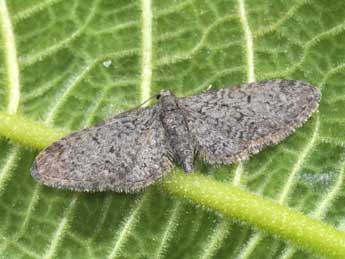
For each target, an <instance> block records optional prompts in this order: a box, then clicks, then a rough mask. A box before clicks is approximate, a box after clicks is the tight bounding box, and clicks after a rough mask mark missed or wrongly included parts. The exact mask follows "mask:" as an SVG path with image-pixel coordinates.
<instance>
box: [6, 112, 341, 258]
mask: <svg viewBox="0 0 345 259" xmlns="http://www.w3.org/2000/svg"><path fill="white" fill-rule="evenodd" d="M66 134H67V132H66V131H63V130H57V129H53V128H49V127H47V126H44V125H42V124H40V123H37V122H33V121H31V120H28V119H25V118H22V117H20V116H18V115H9V114H4V113H0V135H3V136H6V137H8V138H10V139H13V140H15V141H18V142H21V143H23V144H26V145H30V146H33V147H36V148H38V149H43V148H45V147H47V146H48V145H49V144H51V143H52V142H54V141H56V140H57V139H59V138H61V137H62V136H64V135H66ZM162 185H163V189H164V190H165V191H167V192H169V193H171V194H174V195H177V196H179V197H182V198H185V199H189V200H192V201H194V202H197V203H200V204H202V205H203V206H205V207H208V208H211V209H214V210H216V211H219V212H221V213H222V214H224V215H226V216H228V217H231V218H236V219H239V220H241V221H243V222H246V223H248V224H250V225H252V226H255V227H257V228H259V229H262V230H264V231H266V232H268V233H271V234H274V235H277V236H279V237H281V238H282V239H285V240H289V241H291V242H292V243H293V244H295V245H297V246H299V247H301V248H302V249H305V250H307V251H310V252H312V253H315V254H317V255H323V256H325V257H327V258H345V234H344V233H343V232H341V231H339V230H337V229H335V228H334V227H332V226H329V225H327V224H325V223H323V222H321V221H319V220H316V219H313V218H311V217H307V216H305V215H304V214H302V213H300V212H298V211H295V210H292V209H290V208H288V207H286V206H283V205H280V204H278V203H277V202H274V201H272V200H269V199H266V198H263V197H261V196H258V195H255V194H253V193H250V192H248V191H245V190H243V189H241V188H238V187H235V186H232V185H230V184H225V183H222V182H218V181H215V180H213V179H211V178H208V177H205V176H202V175H200V174H197V173H196V174H188V175H187V174H184V173H181V172H177V173H174V174H171V175H170V176H168V177H166V178H165V180H164V181H163V182H162Z"/></svg>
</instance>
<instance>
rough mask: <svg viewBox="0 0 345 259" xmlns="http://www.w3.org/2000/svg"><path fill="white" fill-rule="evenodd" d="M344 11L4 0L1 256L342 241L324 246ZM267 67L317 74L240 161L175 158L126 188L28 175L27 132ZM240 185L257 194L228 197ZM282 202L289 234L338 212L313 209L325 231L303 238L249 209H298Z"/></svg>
mask: <svg viewBox="0 0 345 259" xmlns="http://www.w3.org/2000/svg"><path fill="white" fill-rule="evenodd" d="M344 17H345V6H344V4H343V2H342V1H340V0H333V1H322V0H315V1H283V0H281V1H263V0H261V1H248V0H247V1H244V0H238V1H229V0H226V1H200V0H197V1H193V0H191V1H174V2H172V1H150V0H142V1H111V0H103V1H101V0H93V1H91V0H85V1H76V0H74V1H61V0H45V1H39V0H26V1H21V0H12V1H5V0H0V26H1V27H0V57H1V61H0V111H1V114H0V115H1V116H0V119H1V120H0V123H1V125H0V134H1V135H2V136H4V137H2V138H0V207H1V209H0V219H1V222H2V224H1V227H0V254H1V256H2V257H9V258H28V257H29V258H30V257H34V258H41V257H44V258H55V257H56V258H85V257H95V258H103V257H107V258H314V257H315V256H318V255H319V256H320V255H325V256H327V255H328V256H329V257H331V256H333V257H334V258H342V257H345V255H344V256H342V255H341V254H339V253H338V254H337V253H336V249H337V248H336V247H334V250H332V249H331V251H329V252H328V253H326V252H324V251H323V250H327V249H328V248H329V247H328V248H327V247H326V246H327V243H329V242H330V241H329V240H331V239H330V238H331V237H334V235H336V234H334V235H333V234H332V233H339V235H341V233H340V232H339V231H338V232H337V231H336V230H335V228H337V229H340V230H342V231H343V230H344V222H345V221H344V215H345V209H344V206H343V204H344V202H345V193H344V191H343V190H344V185H345V184H344V179H343V178H344V154H345V153H344V151H345V150H344V141H345V133H344V130H343V128H344V126H345V125H344V119H343V109H344V108H345V88H344V86H343V82H344V79H345V73H344V72H345V62H344V61H345V51H344V47H343V42H344V40H345V18H344ZM269 78H291V79H300V80H305V81H307V82H310V83H312V84H314V85H316V86H318V87H320V88H321V89H322V101H321V105H320V111H319V113H318V114H316V115H314V116H313V118H312V119H311V120H310V121H309V122H308V123H307V124H306V125H305V126H304V127H303V128H301V129H299V130H297V131H296V133H295V134H294V135H293V136H291V137H289V138H288V139H287V140H286V141H284V142H283V143H281V144H279V145H277V146H275V147H272V148H269V149H267V150H265V151H264V152H262V153H260V154H259V155H256V156H254V157H253V158H252V159H251V160H250V161H248V162H245V163H243V164H241V165H233V166H223V167H219V168H215V167H211V166H205V165H199V171H200V173H198V174H197V173H196V174H195V175H191V176H184V175H181V174H175V176H174V178H172V179H174V180H173V181H171V182H170V183H169V181H165V182H164V185H163V188H162V187H161V186H160V185H158V186H156V187H153V188H148V189H147V190H146V191H145V192H143V193H141V194H135V195H133V194H130V195H129V194H116V193H73V192H70V191H63V190H55V189H51V188H47V187H44V186H41V185H39V184H37V183H35V181H34V180H33V179H32V178H31V176H30V173H29V172H30V166H31V163H32V161H33V159H34V157H35V155H36V154H37V152H38V150H36V149H33V147H34V148H43V147H44V146H46V145H47V144H49V143H50V142H51V141H53V140H54V139H56V138H58V137H59V136H62V135H63V134H64V132H66V131H70V130H77V129H80V128H84V127H87V126H89V125H92V124H94V123H97V122H100V121H102V120H103V119H105V118H108V117H110V116H111V115H113V114H116V113H118V112H120V111H123V110H127V109H129V108H132V107H135V106H136V105H138V104H140V103H141V102H142V101H143V100H145V99H147V98H148V97H149V96H151V95H153V94H155V93H157V92H158V91H159V90H160V89H162V88H169V89H172V90H174V91H175V93H176V94H177V95H179V96H183V95H188V94H192V93H196V92H199V91H201V90H203V89H206V88H207V87H209V86H212V87H215V88H216V87H222V86H224V85H233V84H236V83H242V82H248V81H254V80H262V79H269ZM11 114H12V115H11ZM33 121H36V124H35V122H33ZM43 125H44V126H43ZM52 128H61V129H64V130H59V131H57V130H54V129H52ZM6 137H9V138H11V139H12V140H13V141H11V140H9V139H8V138H6ZM18 143H22V144H18ZM201 174H204V175H205V176H202V175H201ZM195 183H198V184H200V185H199V186H200V187H199V188H197V187H196V186H197V185H196V184H195ZM233 185H238V186H240V187H241V189H239V188H237V187H232V186H233ZM226 186H229V187H226ZM162 190H165V191H167V193H166V192H162ZM193 190H195V191H193ZM243 190H246V191H243ZM250 192H254V193H256V194H258V195H259V196H254V195H252V194H249V193H250ZM171 193H175V194H177V195H178V197H179V198H176V197H175V196H172V195H171ZM229 194H231V195H229ZM239 195H244V196H243V197H246V199H245V201H247V203H248V206H246V207H247V208H252V207H251V206H252V205H253V204H254V203H255V202H256V201H257V202H258V203H257V204H258V205H259V208H260V210H257V213H255V211H254V212H251V213H248V214H247V215H245V210H244V212H243V213H242V214H241V212H239V213H240V214H234V213H232V214H231V213H228V212H227V210H232V209H233V208H235V206H237V205H236V204H235V203H236V202H235V199H234V198H236V197H239ZM247 195H249V196H247ZM212 197H215V199H213V200H212ZM219 197H224V199H223V200H222V199H221V198H219ZM228 197H230V198H231V197H232V198H233V200H228V199H227V198H228ZM225 198H226V199H225ZM250 199H254V201H255V202H251V200H250ZM269 199H271V200H275V201H276V202H275V203H272V202H271V201H269ZM189 200H194V201H195V202H197V203H199V204H201V205H200V206H196V203H192V202H189ZM227 201H228V202H227ZM229 201H231V202H229ZM232 203H234V204H232ZM271 204H274V205H272V206H273V207H270V206H271ZM279 204H280V205H279ZM221 207H224V210H222V209H221ZM205 208H213V209H215V210H218V212H215V211H214V210H208V209H205ZM289 208H292V209H294V210H297V211H300V212H302V213H303V214H304V215H306V216H308V217H304V216H303V215H302V214H297V215H298V217H297V218H293V217H291V218H290V217H288V219H291V221H293V222H290V223H291V225H296V226H298V231H296V233H295V236H298V235H300V236H302V237H303V236H306V234H307V233H311V229H313V227H315V224H318V223H316V222H319V221H315V220H314V219H316V220H321V221H323V222H324V223H327V224H328V225H331V226H333V228H332V227H330V226H328V225H325V224H322V225H320V227H319V229H314V230H315V231H316V232H315V235H317V234H320V233H327V234H330V235H324V236H323V238H324V239H325V241H324V242H322V237H321V238H319V239H315V240H319V241H320V242H319V243H318V244H317V245H318V247H317V248H312V247H311V246H312V245H315V243H316V241H315V242H314V241H313V242H314V243H311V244H310V245H311V246H308V245H306V244H303V243H301V242H299V239H294V238H293V237H289V236H285V235H284V233H287V231H288V229H287V228H286V226H287V225H282V227H281V228H280V229H282V232H280V230H279V228H275V227H274V226H277V222H275V218H274V217H273V216H272V220H269V219H270V218H269V217H268V218H265V217H262V220H261V221H262V222H266V223H267V226H266V227H264V226H262V225H260V224H257V223H255V221H252V220H251V218H259V216H260V215H267V216H269V215H270V213H269V212H270V210H271V211H272V215H283V213H280V212H279V210H280V209H281V210H282V211H283V212H286V211H291V213H292V214H293V213H295V212H294V211H292V210H290V209H289ZM219 212H221V213H219ZM265 213H266V214H265ZM292 214H287V215H289V216H291V215H292ZM225 215H227V216H225ZM229 215H233V217H229ZM241 215H244V216H243V217H242V216H241ZM258 215H259V216H258ZM294 215H295V214H294ZM299 216H301V217H302V218H300V217H299ZM277 218H278V217H276V219H277ZM311 218H314V219H311ZM292 219H295V220H292ZM302 219H306V221H305V222H304V221H303V220H302ZM239 220H240V221H239ZM242 222H247V224H243V223H242ZM294 222H296V224H294ZM301 222H304V224H302V225H298V224H299V223H301ZM290 223H289V222H288V223H287V224H290ZM253 226H256V227H258V228H261V229H265V230H266V231H267V232H264V231H260V230H257V228H256V227H253ZM278 226H279V225H278ZM323 226H325V228H326V230H325V229H324V228H323ZM323 231H326V232H323ZM286 240H289V241H286ZM312 240H314V239H312ZM339 240H343V239H341V238H340V239H339ZM294 245H298V247H302V249H301V248H297V247H295V246H294ZM344 246H345V245H344ZM310 251H312V253H313V255H312V254H311V253H310ZM332 251H333V252H334V253H332Z"/></svg>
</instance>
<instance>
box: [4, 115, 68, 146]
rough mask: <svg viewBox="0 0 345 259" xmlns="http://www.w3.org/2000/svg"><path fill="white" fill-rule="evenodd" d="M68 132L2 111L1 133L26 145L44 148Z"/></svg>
mask: <svg viewBox="0 0 345 259" xmlns="http://www.w3.org/2000/svg"><path fill="white" fill-rule="evenodd" d="M67 134H68V132H67V131H64V130H60V129H53V128H50V127H47V126H45V125H43V124H42V123H38V122H34V121H32V120H29V119H26V118H24V117H22V116H20V115H14V114H7V113H3V112H0V135H1V136H5V137H7V138H9V139H12V140H14V141H17V142H20V143H22V144H24V145H29V146H32V147H34V148H37V149H43V148H45V147H47V146H49V145H50V144H51V143H53V142H54V141H56V140H58V139H60V138H62V137H63V136H66V135H67Z"/></svg>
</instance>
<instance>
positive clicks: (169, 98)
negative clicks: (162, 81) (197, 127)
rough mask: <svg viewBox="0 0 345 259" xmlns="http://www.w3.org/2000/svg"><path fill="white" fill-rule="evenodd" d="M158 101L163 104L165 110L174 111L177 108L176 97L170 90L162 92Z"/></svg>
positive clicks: (158, 96)
mask: <svg viewBox="0 0 345 259" xmlns="http://www.w3.org/2000/svg"><path fill="white" fill-rule="evenodd" d="M157 99H158V100H159V101H160V103H161V104H162V107H163V109H164V110H167V111H168V110H173V109H175V108H176V106H177V104H176V97H175V95H174V94H173V93H172V92H171V91H170V90H161V91H160V92H159V95H157Z"/></svg>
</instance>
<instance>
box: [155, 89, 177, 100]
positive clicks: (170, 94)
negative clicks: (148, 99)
mask: <svg viewBox="0 0 345 259" xmlns="http://www.w3.org/2000/svg"><path fill="white" fill-rule="evenodd" d="M164 96H174V94H173V93H172V92H171V91H170V90H164V89H163V90H161V91H160V92H159V94H158V95H157V100H159V99H160V98H162V97H164Z"/></svg>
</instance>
